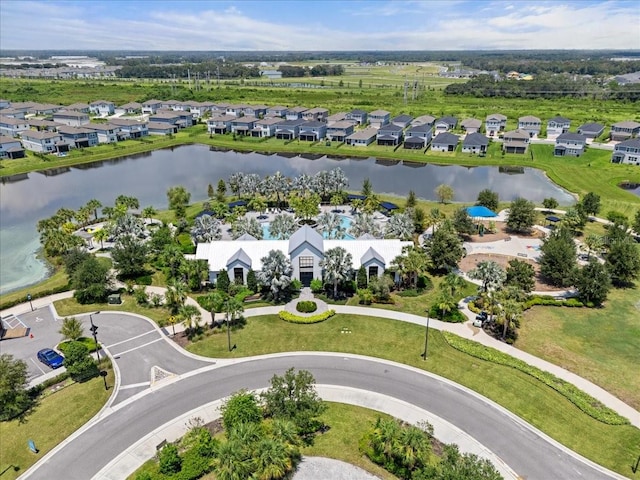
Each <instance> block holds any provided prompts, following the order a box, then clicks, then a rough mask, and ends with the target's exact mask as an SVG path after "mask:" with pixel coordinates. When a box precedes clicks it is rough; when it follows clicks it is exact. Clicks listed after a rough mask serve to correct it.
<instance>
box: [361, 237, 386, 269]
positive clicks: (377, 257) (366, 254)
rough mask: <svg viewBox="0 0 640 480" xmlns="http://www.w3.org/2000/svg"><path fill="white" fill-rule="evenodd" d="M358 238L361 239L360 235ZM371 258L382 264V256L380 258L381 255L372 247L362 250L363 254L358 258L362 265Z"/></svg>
mask: <svg viewBox="0 0 640 480" xmlns="http://www.w3.org/2000/svg"><path fill="white" fill-rule="evenodd" d="M360 239H363V238H362V237H360ZM371 260H378V261H379V262H380V263H382V264H383V265H384V258H382V255H380V254H379V253H378V252H376V251H375V250H374V248H373V247H369V250H367V251H366V252H364V255H362V258H361V259H360V263H361V264H362V265H364V264H365V263H368V262H370V261H371Z"/></svg>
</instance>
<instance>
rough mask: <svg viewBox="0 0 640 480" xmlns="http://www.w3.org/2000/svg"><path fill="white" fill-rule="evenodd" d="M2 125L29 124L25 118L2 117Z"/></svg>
mask: <svg viewBox="0 0 640 480" xmlns="http://www.w3.org/2000/svg"><path fill="white" fill-rule="evenodd" d="M0 123H5V124H7V125H28V124H29V122H28V121H27V120H25V119H23V118H13V117H0Z"/></svg>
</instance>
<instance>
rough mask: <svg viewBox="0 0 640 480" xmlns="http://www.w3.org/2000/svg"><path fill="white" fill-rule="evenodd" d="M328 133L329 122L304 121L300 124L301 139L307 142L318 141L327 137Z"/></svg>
mask: <svg viewBox="0 0 640 480" xmlns="http://www.w3.org/2000/svg"><path fill="white" fill-rule="evenodd" d="M326 134H327V124H326V123H325V122H321V121H319V120H312V121H308V122H304V123H303V124H302V125H300V133H299V137H300V140H304V141H307V142H317V141H318V140H322V139H323V138H325V136H326Z"/></svg>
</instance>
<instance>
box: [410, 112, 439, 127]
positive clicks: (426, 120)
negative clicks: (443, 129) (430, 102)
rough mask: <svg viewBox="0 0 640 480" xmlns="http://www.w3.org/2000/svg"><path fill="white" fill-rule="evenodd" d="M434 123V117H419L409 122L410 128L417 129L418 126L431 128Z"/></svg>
mask: <svg viewBox="0 0 640 480" xmlns="http://www.w3.org/2000/svg"><path fill="white" fill-rule="evenodd" d="M434 123H436V117H434V116H433V115H420V116H419V117H416V118H414V119H413V120H412V121H411V126H412V127H419V126H420V125H428V126H429V127H430V128H433V124H434Z"/></svg>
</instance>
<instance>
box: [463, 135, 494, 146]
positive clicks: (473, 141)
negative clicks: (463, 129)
mask: <svg viewBox="0 0 640 480" xmlns="http://www.w3.org/2000/svg"><path fill="white" fill-rule="evenodd" d="M473 145H484V146H487V145H489V139H488V138H487V137H485V136H484V135H483V134H481V133H478V132H474V133H470V134H469V135H467V136H466V137H464V140H463V141H462V146H463V147H470V146H473Z"/></svg>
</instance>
